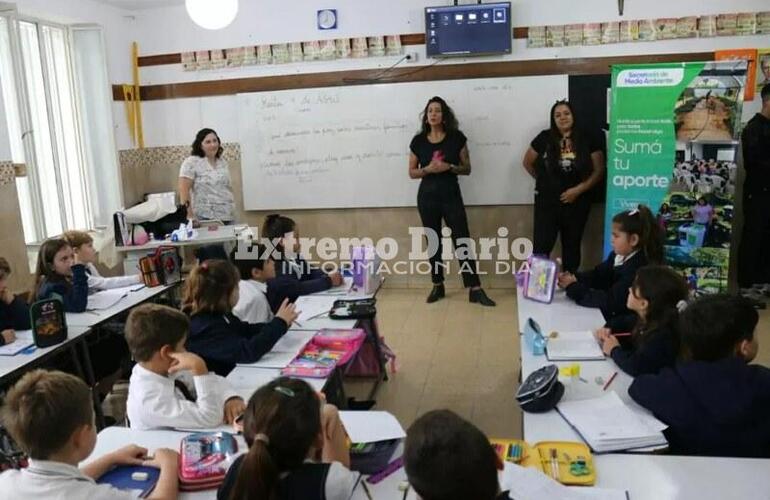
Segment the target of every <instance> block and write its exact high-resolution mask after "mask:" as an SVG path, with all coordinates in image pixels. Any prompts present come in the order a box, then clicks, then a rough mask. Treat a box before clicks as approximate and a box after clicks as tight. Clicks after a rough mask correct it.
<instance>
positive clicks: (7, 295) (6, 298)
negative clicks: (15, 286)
mask: <svg viewBox="0 0 770 500" xmlns="http://www.w3.org/2000/svg"><path fill="white" fill-rule="evenodd" d="M0 300H2V301H3V302H5V303H6V304H10V303H11V302H13V293H11V290H10V289H9V288H7V287H6V288H3V289H2V290H0Z"/></svg>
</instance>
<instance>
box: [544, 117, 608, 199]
mask: <svg viewBox="0 0 770 500" xmlns="http://www.w3.org/2000/svg"><path fill="white" fill-rule="evenodd" d="M573 135H574V136H575V138H576V140H580V141H585V145H586V146H587V147H586V148H584V150H581V151H578V149H577V148H576V147H575V146H576V145H575V143H574V142H573V141H572V140H564V139H562V140H561V141H560V142H559V146H560V147H559V157H558V158H549V157H548V154H549V152H548V144H549V143H550V141H551V131H550V130H549V129H546V130H543V131H541V132H540V133H539V134H538V135H537V136H536V137H535V138H534V139H533V140H532V142H531V143H530V147H532V149H533V150H534V151H535V152H536V153H537V155H538V157H537V161H536V162H535V195H536V197H537V198H538V199H539V200H540V201H543V200H545V201H551V202H553V203H556V202H558V203H561V202H560V201H559V197H560V196H561V193H563V192H564V191H566V190H567V189H570V188H572V187H575V186H577V185H578V184H580V183H581V182H583V181H584V180H586V179H587V178H588V177H589V176H590V175H591V171H592V170H593V163H592V161H591V154H592V153H595V152H597V151H604V134H600V133H594V134H582V133H581V134H580V135H577V134H573ZM583 151H584V152H583Z"/></svg>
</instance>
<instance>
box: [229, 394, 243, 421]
mask: <svg viewBox="0 0 770 500" xmlns="http://www.w3.org/2000/svg"><path fill="white" fill-rule="evenodd" d="M244 411H246V403H244V402H243V399H241V398H230V399H228V400H227V401H226V402H225V423H226V424H227V425H232V424H234V423H235V419H236V418H237V417H238V415H241V414H242V413H243V412H244Z"/></svg>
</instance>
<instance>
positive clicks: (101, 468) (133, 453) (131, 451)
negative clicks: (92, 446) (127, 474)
mask: <svg viewBox="0 0 770 500" xmlns="http://www.w3.org/2000/svg"><path fill="white" fill-rule="evenodd" d="M146 456H147V448H142V447H141V446H137V445H135V444H130V445H128V446H124V447H123V448H120V449H119V450H115V451H113V452H112V453H107V454H106V455H103V456H101V457H99V458H97V459H96V460H94V461H93V462H91V463H90V464H88V465H85V466H83V467H81V469H80V471H81V472H82V473H83V474H84V475H86V476H88V477H90V478H92V479H94V480H96V479H99V478H100V477H102V476H103V475H104V474H105V473H106V472H107V471H109V470H110V469H112V468H113V467H115V466H116V465H142V464H143V463H144V459H145V457H146Z"/></svg>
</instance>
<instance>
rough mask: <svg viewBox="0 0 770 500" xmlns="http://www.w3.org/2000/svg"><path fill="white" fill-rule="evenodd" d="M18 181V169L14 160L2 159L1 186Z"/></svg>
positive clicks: (0, 169)
mask: <svg viewBox="0 0 770 500" xmlns="http://www.w3.org/2000/svg"><path fill="white" fill-rule="evenodd" d="M15 182H16V169H15V168H14V166H13V162H10V161H0V186H6V185H8V184H13V183H15Z"/></svg>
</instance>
